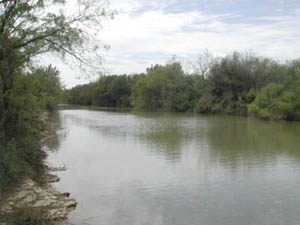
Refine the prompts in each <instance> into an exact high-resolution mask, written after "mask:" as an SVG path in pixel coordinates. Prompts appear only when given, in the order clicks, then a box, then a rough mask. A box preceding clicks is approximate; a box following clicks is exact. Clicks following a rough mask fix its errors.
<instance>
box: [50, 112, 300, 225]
mask: <svg viewBox="0 0 300 225" xmlns="http://www.w3.org/2000/svg"><path fill="white" fill-rule="evenodd" d="M60 118H61V120H62V121H61V123H62V124H63V125H62V127H64V128H65V129H64V130H65V131H64V132H62V133H60V134H59V135H58V136H59V138H58V139H57V140H56V141H54V142H58V144H57V145H56V146H57V148H58V151H57V153H56V156H55V159H54V160H56V161H57V160H58V161H62V162H64V163H65V164H66V165H67V167H68V168H69V169H68V170H67V171H66V172H63V173H61V174H60V176H61V178H62V179H61V182H60V183H58V184H56V185H57V188H58V189H59V190H61V191H67V192H71V193H72V195H73V196H74V197H75V198H76V199H77V200H78V202H79V205H78V208H77V210H76V211H75V212H74V213H73V214H72V215H71V221H72V222H73V223H75V224H93V225H100V224H105V225H108V224H113V225H115V224H138V225H140V224H153V225H160V224H164V225H182V224H187V225H192V224H206V225H215V224H231V225H240V224H243V225H252V224H262V225H267V224H274V225H280V224H288V225H292V224H297V222H298V221H299V219H300V216H299V215H300V214H299V212H300V193H299V191H298V190H299V188H300V179H299V177H300V164H299V157H300V151H299V150H298V149H299V148H298V146H299V144H300V140H299V138H298V135H297V134H299V131H300V124H299V123H268V122H261V121H254V120H248V119H245V118H239V117H227V116H200V115H195V114H167V113H130V112H111V111H105V112H103V111H97V110H85V109H79V110H74V109H72V110H64V111H61V112H60ZM66 134H67V135H66ZM54 146H55V144H54Z"/></svg>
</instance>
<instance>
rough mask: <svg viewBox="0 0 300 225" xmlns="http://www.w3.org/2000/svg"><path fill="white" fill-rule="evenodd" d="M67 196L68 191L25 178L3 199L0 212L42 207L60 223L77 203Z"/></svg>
mask: <svg viewBox="0 0 300 225" xmlns="http://www.w3.org/2000/svg"><path fill="white" fill-rule="evenodd" d="M69 196H70V193H63V194H62V193H59V192H57V191H56V190H55V189H54V188H53V187H52V186H50V185H45V186H39V185H38V184H37V183H35V182H34V181H32V180H30V179H27V180H25V181H24V183H23V185H22V186H21V187H19V188H18V189H17V190H16V192H15V193H14V194H12V195H11V196H10V197H9V198H7V199H6V200H4V202H3V205H2V206H1V208H0V214H2V213H3V214H5V213H11V212H13V211H14V210H16V209H18V208H23V207H25V206H31V207H34V208H39V209H43V210H44V211H45V212H46V213H47V215H48V217H49V218H50V219H51V220H53V221H58V224H61V222H63V221H65V220H66V219H67V217H68V214H69V213H70V212H71V211H72V210H74V209H75V208H76V205H77V202H76V201H75V200H74V199H72V198H69ZM0 225H2V224H0Z"/></svg>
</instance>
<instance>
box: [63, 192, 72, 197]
mask: <svg viewBox="0 0 300 225" xmlns="http://www.w3.org/2000/svg"><path fill="white" fill-rule="evenodd" d="M62 195H63V196H65V197H70V193H68V192H65V193H62Z"/></svg>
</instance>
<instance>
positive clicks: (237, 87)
mask: <svg viewBox="0 0 300 225" xmlns="http://www.w3.org/2000/svg"><path fill="white" fill-rule="evenodd" d="M182 67H183V66H182V63H180V62H179V61H176V60H172V61H171V62H169V63H167V64H166V65H155V66H151V67H150V68H148V69H147V71H146V73H145V74H144V73H143V74H134V75H121V76H117V75H109V76H102V77H100V78H99V79H98V80H97V81H96V82H91V83H89V84H85V85H78V86H76V87H74V88H71V89H69V90H66V91H65V93H64V97H65V101H66V102H67V103H70V104H79V105H96V106H103V107H132V108H134V109H137V110H146V111H171V112H199V113H226V114H232V115H241V116H251V117H256V118H259V119H264V120H300V61H299V60H295V61H291V62H286V63H284V64H283V63H279V62H277V61H275V60H273V59H270V58H263V57H257V56H255V55H254V54H251V53H245V54H241V53H238V52H235V53H233V54H231V55H228V56H226V57H222V58H219V57H213V56H212V55H211V54H209V53H208V52H204V53H202V54H201V55H200V57H199V59H198V61H197V62H196V63H194V66H193V71H192V72H190V73H187V72H185V71H184V70H183V68H182Z"/></svg>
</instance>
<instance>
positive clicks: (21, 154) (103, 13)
mask: <svg viewBox="0 0 300 225" xmlns="http://www.w3.org/2000/svg"><path fill="white" fill-rule="evenodd" d="M74 2H75V1H73V2H72V1H71V0H70V1H65V0H0V198H1V194H2V192H3V190H6V189H7V187H8V186H9V185H16V183H17V182H18V181H20V180H21V178H22V177H24V176H31V177H33V176H37V175H38V174H40V172H41V171H42V168H43V166H42V156H43V152H42V151H41V150H40V143H39V137H40V130H41V129H40V123H41V122H40V120H39V117H40V110H41V107H40V106H41V99H45V98H44V97H45V96H46V97H47V99H48V100H47V101H48V103H51V102H52V100H53V98H54V96H56V94H57V93H56V91H57V90H56V89H51V88H52V87H50V86H48V85H47V84H49V82H52V84H54V86H55V88H56V87H58V85H59V84H58V83H57V76H58V74H57V70H56V69H55V68H52V67H49V68H46V69H45V68H43V69H37V70H36V71H33V73H28V70H29V69H30V68H31V67H32V65H33V62H34V60H35V59H36V58H37V57H38V56H40V55H42V54H45V53H49V52H52V53H56V54H57V55H59V56H61V58H62V59H64V60H66V61H68V62H70V63H72V62H75V61H76V62H77V65H78V67H79V68H80V69H82V71H88V70H92V71H94V72H97V71H99V70H101V62H102V61H101V60H102V57H101V55H100V53H99V49H100V47H101V46H103V47H104V48H108V47H107V46H105V45H102V44H101V42H100V41H99V40H98V38H97V31H98V29H99V27H100V26H99V25H101V22H102V19H103V18H106V17H111V16H113V15H114V12H112V11H108V10H107V5H106V2H105V1H104V0H103V1H101V2H99V1H98V0H78V1H77V4H76V6H74ZM68 3H70V4H71V3H73V5H72V6H71V7H70V5H69V6H67V7H68V11H67V12H68V14H67V13H64V12H65V11H66V10H63V6H64V5H66V4H68ZM91 58H93V60H91ZM38 88H41V89H40V90H39V89H38ZM40 91H43V93H42V95H43V96H40V93H39V92H40ZM48 105H49V104H48Z"/></svg>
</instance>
